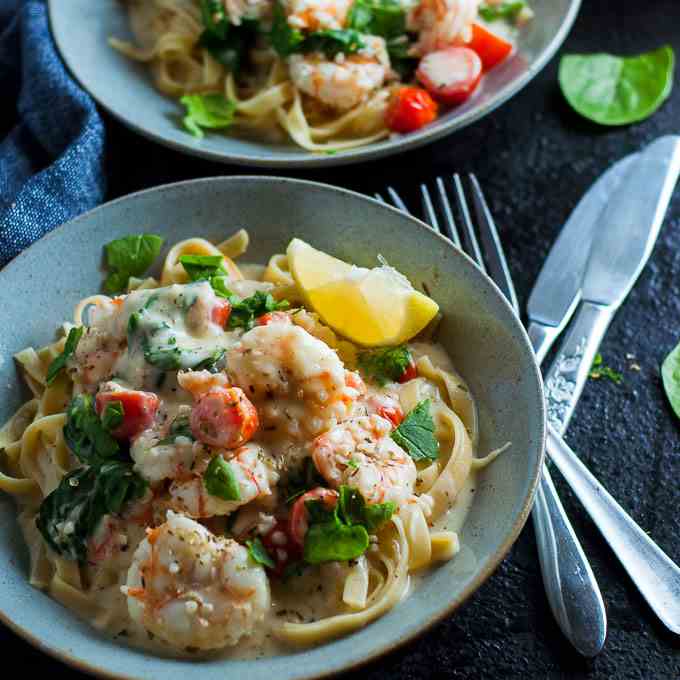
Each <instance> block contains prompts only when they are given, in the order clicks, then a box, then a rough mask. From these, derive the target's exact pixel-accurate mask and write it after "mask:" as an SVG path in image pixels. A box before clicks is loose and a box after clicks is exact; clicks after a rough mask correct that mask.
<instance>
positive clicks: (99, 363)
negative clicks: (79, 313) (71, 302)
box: [68, 328, 122, 388]
mask: <svg viewBox="0 0 680 680" xmlns="http://www.w3.org/2000/svg"><path fill="white" fill-rule="evenodd" d="M121 351H122V346H121V342H120V341H119V340H117V339H116V338H114V337H112V336H111V335H109V334H108V333H106V332H103V331H101V330H98V329H97V328H87V329H86V330H85V333H83V336H82V337H81V338H80V342H79V343H78V346H77V347H76V351H75V353H74V355H73V359H72V360H71V361H69V367H68V372H69V374H70V375H71V379H72V380H73V381H74V382H79V383H81V384H82V385H83V386H84V387H86V388H93V387H95V386H96V385H98V384H99V383H101V382H103V381H105V380H108V379H109V378H110V377H111V375H112V374H113V368H114V364H115V363H116V361H117V359H118V357H119V356H120V354H121Z"/></svg>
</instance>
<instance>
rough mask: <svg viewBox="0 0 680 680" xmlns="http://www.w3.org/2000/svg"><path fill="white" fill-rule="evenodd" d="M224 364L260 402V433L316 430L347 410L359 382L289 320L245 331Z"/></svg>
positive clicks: (322, 344)
mask: <svg viewBox="0 0 680 680" xmlns="http://www.w3.org/2000/svg"><path fill="white" fill-rule="evenodd" d="M227 363H228V370H229V375H230V376H231V378H232V382H233V383H234V384H236V385H239V386H240V387H241V388H242V389H243V390H244V392H245V393H246V394H247V395H248V397H249V398H250V399H251V400H252V401H253V402H254V403H255V404H256V405H257V407H258V411H259V415H260V420H261V424H262V427H261V430H260V432H261V433H262V432H270V431H271V432H273V431H275V430H284V431H285V432H286V433H287V434H288V435H289V436H291V437H296V436H301V435H304V434H312V435H313V434H318V433H319V432H322V431H323V430H325V429H328V427H330V426H331V425H333V424H335V422H337V421H338V420H342V419H344V418H346V417H347V416H348V415H349V414H350V413H351V408H352V405H353V403H354V401H355V400H356V399H357V397H358V396H359V395H360V394H361V388H362V387H363V384H362V383H361V381H360V380H359V381H355V380H354V377H353V376H355V374H353V373H349V372H348V371H345V368H344V366H343V364H342V361H340V359H339V358H338V356H337V354H336V353H335V352H334V351H333V350H332V349H331V348H330V347H329V346H328V345H327V344H326V343H325V342H322V341H321V340H319V339H317V338H315V337H314V336H312V335H310V334H309V333H308V332H307V331H305V330H304V329H302V328H300V327H299V326H293V325H291V324H288V323H278V322H272V323H269V324H267V325H265V326H257V327H256V328H253V329H252V330H250V331H248V332H247V333H245V334H244V335H243V337H242V338H241V340H240V342H239V343H238V344H237V345H236V346H235V347H234V348H233V349H232V350H231V351H230V352H229V354H228V358H227Z"/></svg>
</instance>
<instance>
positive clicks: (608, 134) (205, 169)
mask: <svg viewBox="0 0 680 680" xmlns="http://www.w3.org/2000/svg"><path fill="white" fill-rule="evenodd" d="M583 4H584V6H583V8H582V10H581V14H580V16H579V18H578V19H577V21H576V25H575V27H574V29H573V31H572V33H571V35H570V36H569V38H568V39H567V41H566V45H565V47H564V49H563V52H591V51H608V52H612V53H619V54H635V53H639V52H642V51H645V50H648V49H652V48H655V47H658V46H659V45H661V44H664V43H669V44H671V45H673V46H674V47H675V49H676V52H677V53H678V56H680V2H679V1H678V0H637V1H634V0H621V1H620V2H614V1H613V0H584V3H583ZM675 88H676V89H675V91H674V92H673V94H672V95H671V98H670V100H669V101H668V102H666V104H665V105H664V106H663V108H662V109H661V110H660V111H658V112H657V113H656V114H655V115H654V116H653V117H652V118H651V119H649V120H647V121H645V122H644V123H641V124H638V125H634V126H631V127H624V128H618V129H606V128H600V127H597V126H596V125H594V124H591V123H589V122H588V121H586V120H583V119H581V118H579V117H578V116H577V115H576V114H574V113H573V112H571V111H570V109H569V108H568V106H567V105H566V104H565V102H564V100H563V98H562V96H561V94H560V92H559V89H558V85H557V59H554V60H553V61H552V62H551V63H550V64H549V65H548V67H547V68H546V69H545V70H544V71H543V72H542V73H541V74H540V75H539V76H538V77H537V78H536V79H535V80H534V81H533V82H532V83H531V84H530V85H529V86H528V87H527V88H526V89H525V90H524V91H523V92H521V93H520V94H518V95H516V96H515V97H514V98H513V99H512V100H511V101H510V102H508V103H506V104H505V105H504V106H503V107H502V108H501V109H500V110H498V111H496V112H495V113H493V114H492V115H491V116H489V117H488V118H485V119H484V120H482V121H480V122H479V123H477V124H475V125H474V126H473V127H470V128H467V129H465V130H463V131H462V132H460V133H457V134H454V135H452V136H451V137H449V138H447V139H444V140H441V141H439V142H437V143H436V144H435V145H431V146H428V147H425V148H423V149H420V150H418V151H414V152H411V153H408V154H405V155H403V156H399V157H395V158H390V159H387V160H384V161H382V162H376V163H372V164H369V165H365V166H359V167H356V166H355V167H348V168H339V169H329V170H325V171H310V172H305V173H291V174H294V176H300V177H305V178H309V179H315V180H319V181H324V182H329V183H333V184H338V185H340V186H344V187H348V188H352V189H356V190H359V191H363V192H367V193H370V192H373V191H375V190H379V189H381V188H382V187H383V186H384V185H385V184H387V183H393V184H394V185H395V186H397V187H399V188H404V189H406V187H408V186H410V187H415V186H417V184H418V183H419V182H421V181H424V180H428V179H430V178H432V177H434V176H435V175H438V174H446V173H452V172H455V171H457V172H470V171H473V172H475V173H476V174H477V176H478V177H479V179H480V182H481V184H482V186H483V187H484V189H485V191H486V193H487V195H488V197H489V199H490V203H491V208H492V211H493V213H494V215H495V216H496V218H497V222H498V226H499V229H500V232H501V237H502V240H503V243H504V245H505V247H506V250H507V253H508V257H509V260H510V266H511V269H512V273H513V276H514V279H515V282H516V284H517V289H518V294H519V296H520V302H524V301H525V299H526V295H527V294H528V292H529V290H530V287H531V285H532V282H533V280H534V278H535V277H536V275H537V273H538V271H539V268H540V266H541V263H542V261H543V259H544V257H545V255H546V253H547V252H548V249H549V248H550V245H551V243H552V241H553V240H554V238H555V236H556V235H557V233H558V231H559V229H560V228H561V226H562V224H563V223H564V221H565V219H566V218H567V216H568V215H569V213H570V211H571V209H572V208H573V207H574V205H575V204H576V202H577V201H578V199H579V198H580V197H581V195H582V194H583V192H584V191H585V190H586V189H587V188H588V187H589V186H590V184H591V183H592V182H593V181H594V180H595V178H596V177H597V176H598V175H599V174H600V173H601V172H602V171H603V170H604V169H605V168H606V167H607V166H608V165H609V164H610V163H612V161H614V160H615V159H617V158H620V157H621V156H623V155H625V154H627V153H629V152H631V151H633V150H634V149H637V148H638V147H639V146H640V145H642V144H645V143H647V142H649V141H651V140H652V139H654V138H655V137H657V136H659V135H662V134H668V133H678V132H680V68H678V69H676V76H675ZM108 123H109V124H108V130H109V144H108V149H109V167H110V197H111V198H114V197H117V196H120V195H123V194H126V193H129V192H131V191H136V190H138V189H142V188H146V187H150V186H154V185H157V184H162V183H166V182H174V181H177V180H183V179H189V178H193V177H203V176H211V175H221V174H243V173H244V169H243V168H228V167H224V166H221V165H215V164H212V163H208V162H205V161H200V160H196V159H192V158H188V157H180V156H178V155H177V154H175V153H174V152H171V151H168V150H165V149H162V148H160V147H158V146H155V145H153V144H151V143H149V142H146V141H144V140H142V139H141V138H139V137H137V136H135V135H133V134H132V133H131V132H129V131H127V130H126V129H123V128H122V127H121V126H120V125H119V124H117V123H116V122H114V121H108ZM405 193H407V194H408V193H409V192H408V191H405ZM679 340H680V189H678V190H677V191H676V194H675V198H674V200H673V203H672V205H671V208H670V211H669V214H668V217H667V219H666V222H665V225H664V227H663V231H662V233H661V237H660V238H659V241H658V244H657V246H656V249H655V251H654V254H653V256H652V259H651V261H650V263H649V264H648V265H647V268H646V270H645V271H644V272H643V274H642V276H641V277H640V279H639V281H638V283H637V285H636V287H635V289H634V291H633V292H632V293H631V295H630V296H629V298H628V300H627V301H626V303H625V304H624V305H623V307H622V309H621V310H620V311H619V313H618V314H617V316H616V318H615V320H614V322H613V324H612V326H611V329H610V331H609V333H608V334H607V338H606V340H605V342H604V345H603V347H602V354H603V355H604V358H605V362H606V363H607V364H609V365H611V366H612V367H613V368H615V369H617V370H620V371H622V372H623V376H624V380H623V383H622V384H621V385H615V384H614V383H612V382H609V381H606V380H599V381H594V380H591V381H589V384H588V386H587V387H586V390H585V393H584V395H583V398H582V400H581V402H580V405H579V408H578V411H577V413H576V415H575V417H574V419H573V421H572V424H571V426H570V428H569V432H568V435H567V440H568V441H569V443H570V444H571V445H572V446H573V447H574V448H576V449H577V450H578V451H579V452H580V453H581V455H582V457H583V459H584V461H585V462H586V463H587V465H588V466H589V467H590V469H591V470H592V472H593V473H594V474H595V475H596V476H597V477H598V478H599V479H600V480H601V481H602V482H603V483H604V484H605V486H606V487H607V488H608V489H609V491H610V492H611V493H612V494H613V495H614V496H615V497H616V498H617V499H618V500H619V501H620V503H621V504H622V505H623V506H624V508H626V510H627V511H628V512H629V513H630V514H631V515H632V516H633V518H634V519H635V520H636V521H637V522H638V523H639V524H640V526H642V527H643V528H644V529H645V530H646V531H648V532H649V534H650V535H651V536H652V537H653V538H654V539H655V540H656V541H657V542H658V544H659V545H660V546H661V547H662V548H663V549H664V550H665V551H666V552H667V553H668V554H669V555H670V556H671V557H672V558H673V559H674V560H675V561H676V562H680V513H679V512H678V507H679V506H680V423H678V421H677V419H676V418H675V417H674V415H673V412H672V411H671V409H670V407H669V406H668V403H667V401H666V399H665V397H664V394H663V391H662V387H661V379H660V372H659V365H660V363H661V361H662V360H663V358H664V357H665V356H666V354H667V353H668V352H669V351H670V350H671V349H672V347H673V346H674V345H675V344H676V343H677V342H678V341H679ZM633 364H637V365H639V367H640V370H639V371H636V370H633V369H632V368H631V366H632V365H633ZM555 476H556V482H557V485H558V487H559V491H560V494H561V496H562V499H563V501H564V504H565V506H566V509H567V512H568V513H569V516H570V517H571V519H572V521H573V523H574V527H575V529H576V532H577V534H578V536H579V537H580V539H581V541H582V543H583V546H584V548H585V551H586V553H587V554H588V556H589V558H590V560H591V564H592V566H593V570H594V572H595V574H596V576H597V578H598V580H599V583H600V586H601V589H602V594H603V596H604V599H605V602H606V604H607V613H608V617H609V634H608V637H607V642H606V646H605V648H604V651H603V652H602V654H600V655H599V656H598V657H597V658H596V659H594V660H585V659H582V658H580V657H579V656H578V654H576V653H575V652H574V650H573V649H572V648H571V647H570V645H569V644H568V643H567V642H565V640H564V638H563V637H562V635H561V633H560V631H559V629H558V628H557V626H556V624H555V623H554V621H553V619H552V616H551V613H550V610H549V608H548V604H547V601H546V599H545V595H544V592H543V584H542V581H541V574H540V570H539V565H538V559H537V554H536V548H535V545H534V537H533V529H532V527H531V523H529V525H527V527H526V528H525V530H524V532H523V533H522V535H521V537H520V539H519V540H518V542H517V543H516V545H515V546H514V548H513V549H512V551H511V553H510V555H509V557H508V558H507V559H506V560H505V561H504V562H503V564H502V565H501V566H500V567H499V569H498V570H497V572H496V573H495V574H494V575H493V576H492V577H491V578H490V579H489V581H487V583H486V584H485V585H484V586H482V588H481V589H480V590H479V591H478V592H477V593H476V594H475V595H474V596H473V597H472V598H471V599H470V600H469V601H468V603H467V604H466V605H465V606H463V607H462V609H461V610H459V611H458V613H456V614H455V616H453V617H451V618H450V619H449V620H446V621H444V622H443V623H441V624H439V625H437V626H436V627H435V628H434V629H433V630H431V631H430V632H428V633H427V634H426V635H425V636H424V637H422V638H421V639H419V640H417V641H415V642H412V643H410V644H408V645H407V646H405V647H403V648H402V649H401V650H399V651H397V652H395V653H393V654H391V655H389V656H387V657H385V658H384V659H381V660H380V661H377V662H374V663H372V664H370V665H369V666H367V667H366V668H365V669H364V670H363V671H361V673H356V675H361V676H362V677H367V678H372V679H373V678H374V679H376V680H378V679H381V680H382V679H383V678H390V679H391V680H397V679H401V678H403V679H407V678H408V679H415V678H471V679H472V678H474V679H478V678H479V679H482V678H484V679H486V678H521V679H522V680H532V679H534V678H535V679H539V678H541V679H545V678H550V679H551V680H557V679H562V678H588V680H594V679H596V678H598V679H599V678H615V679H617V680H629V679H630V680H633V679H640V680H656V679H658V680H676V679H677V678H680V638H678V637H676V636H673V635H672V634H671V633H669V632H667V631H666V629H665V628H664V627H663V625H662V624H661V623H659V622H658V621H657V619H656V617H655V615H654V614H653V613H652V611H651V610H650V609H649V607H648V606H647V605H646V603H645V602H644V600H643V599H642V597H641V596H640V595H639V594H638V592H637V590H636V588H635V587H634V586H633V585H632V583H631V581H630V580H629V579H628V577H627V575H626V573H625V572H624V570H623V569H622V567H621V566H620V565H619V563H618V561H617V560H616V558H615V557H614V556H613V555H612V553H611V552H610V550H609V549H608V547H607V544H606V543H605V541H604V540H603V538H602V536H601V535H600V534H599V532H598V530H597V529H596V528H595V526H594V525H593V524H592V522H591V521H590V520H589V519H588V517H587V516H586V514H585V512H584V511H583V510H582V509H581V507H580V506H579V503H578V502H577V501H576V500H575V498H574V497H573V495H572V494H571V493H570V492H569V490H568V489H567V487H566V485H565V484H563V483H562V482H561V479H560V478H559V475H557V474H556V475H555ZM0 648H2V649H3V650H4V658H5V663H7V664H10V663H13V662H16V663H17V664H18V668H23V669H25V670H26V671H29V669H30V672H32V673H37V672H40V673H41V674H42V676H43V677H72V676H75V675H77V673H76V672H75V671H72V670H70V669H68V668H66V667H65V666H61V665H60V664H58V663H57V662H56V661H53V660H52V659H50V658H48V657H46V656H43V655H41V654H40V653H38V652H37V651H35V650H34V649H33V648H32V647H30V646H29V645H28V644H27V643H25V642H24V641H23V640H21V639H19V638H17V637H15V636H14V635H12V634H11V633H9V632H8V631H7V630H6V629H5V628H2V629H0ZM199 672H200V671H199Z"/></svg>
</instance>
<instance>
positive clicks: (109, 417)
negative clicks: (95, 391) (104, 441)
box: [101, 401, 125, 432]
mask: <svg viewBox="0 0 680 680" xmlns="http://www.w3.org/2000/svg"><path fill="white" fill-rule="evenodd" d="M124 415H125V409H124V408H123V402H122V401H110V402H108V403H107V404H106V407H105V408H104V413H102V417H101V421H102V427H103V428H104V429H105V430H108V431H109V432H113V430H115V429H116V428H118V427H120V425H121V424H122V422H123V416H124Z"/></svg>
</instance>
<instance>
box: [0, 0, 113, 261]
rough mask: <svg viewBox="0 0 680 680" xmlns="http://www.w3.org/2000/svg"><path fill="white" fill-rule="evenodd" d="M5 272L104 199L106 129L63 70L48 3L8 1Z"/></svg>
mask: <svg viewBox="0 0 680 680" xmlns="http://www.w3.org/2000/svg"><path fill="white" fill-rule="evenodd" d="M0 89H2V93H3V101H4V102H5V103H4V105H3V106H4V107H11V106H13V105H14V102H16V107H17V116H16V118H17V122H16V124H15V125H14V127H13V128H12V129H11V130H10V131H9V133H8V134H7V136H6V137H5V138H4V139H3V140H2V142H1V143H0V267H2V266H3V265H5V264H6V263H7V262H9V261H10V260H11V259H12V258H13V257H15V256H16V255H18V254H19V253H20V252H21V251H22V250H23V249H24V248H26V247H27V246H29V245H30V244H31V243H33V242H34V241H36V240H37V239H39V238H40V237H41V236H44V235H45V234H46V233H47V232H49V231H51V230H52V229H54V228H55V227H57V226H59V225H60V224H62V223H63V222H65V221H67V220H69V219H71V218H72V217H74V216H76V215H78V214H80V213H82V212H84V211H85V210H89V209H90V208H92V207H94V206H96V205H97V204H98V203H101V201H102V200H103V198H104V193H105V190H106V178H105V174H104V125H103V123H102V120H101V118H100V116H99V114H98V112H97V109H96V107H95V105H94V102H93V101H92V99H91V98H90V96H89V95H87V94H86V93H85V92H84V91H83V90H82V89H81V88H80V87H79V86H78V85H77V84H76V82H75V81H74V80H73V78H72V77H71V76H70V75H69V73H68V72H67V71H66V68H65V66H64V64H63V63H62V61H61V59H60V57H59V55H58V53H57V50H56V47H55V45H54V41H53V40H52V35H51V33H50V29H49V26H48V18H47V6H46V3H45V2H44V1H43V0H0Z"/></svg>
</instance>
